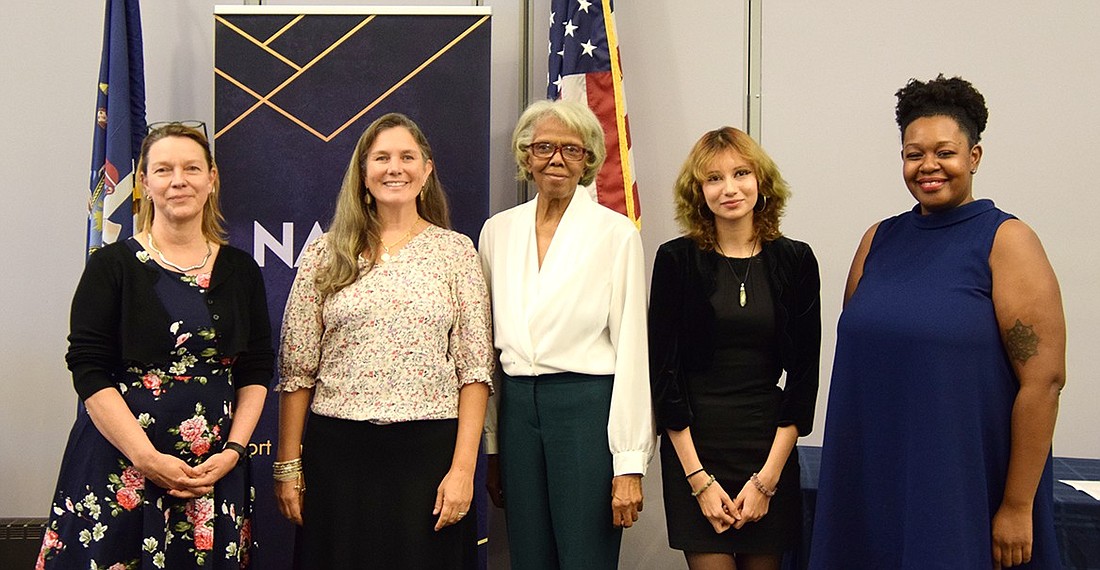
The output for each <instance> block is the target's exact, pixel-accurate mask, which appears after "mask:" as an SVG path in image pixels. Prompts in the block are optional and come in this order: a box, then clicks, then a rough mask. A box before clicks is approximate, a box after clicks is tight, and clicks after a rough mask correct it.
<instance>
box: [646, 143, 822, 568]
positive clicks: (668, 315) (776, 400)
mask: <svg viewBox="0 0 1100 570" xmlns="http://www.w3.org/2000/svg"><path fill="white" fill-rule="evenodd" d="M789 196H790V191H789V189H788V187H787V184H786V182H784V181H783V179H782V177H781V176H780V174H779V170H778V169H777V168H776V166H775V163H774V162H772V160H771V159H770V158H769V157H768V156H767V154H765V153H764V151H763V149H761V148H760V146H759V145H758V144H757V143H756V142H755V141H753V140H752V139H751V138H750V137H749V136H748V135H746V134H745V133H744V132H741V131H739V130H737V129H734V128H731V127H724V128H721V129H718V130H714V131H710V132H708V133H706V134H705V135H703V137H702V138H701V139H700V140H699V141H698V142H697V143H696V144H695V147H694V148H693V149H692V151H691V154H690V155H689V156H688V158H687V161H686V162H685V163H684V166H683V168H682V169H681V172H680V175H679V178H678V179H677V182H676V188H675V199H676V219H677V221H678V222H679V224H680V226H681V227H682V229H683V230H684V235H683V236H682V237H680V238H677V239H675V240H672V241H670V242H668V243H665V244H664V245H662V246H661V248H660V249H659V250H658V252H657V257H656V260H655V262H654V266H653V285H652V287H651V291H650V308H649V350H650V374H651V379H652V382H653V398H654V404H655V411H656V417H657V423H658V428H659V430H660V432H661V434H662V435H663V437H662V441H661V470H662V474H663V486H664V501H665V511H666V515H667V524H668V535H669V545H670V546H671V547H672V548H676V549H678V550H683V551H684V554H685V556H686V557H687V562H688V566H690V567H691V568H692V570H698V569H734V568H739V569H741V570H745V569H750V570H752V569H770V568H775V569H778V568H779V564H780V561H781V558H782V553H783V552H784V551H785V550H788V549H791V548H794V547H795V546H797V545H798V544H799V540H800V530H801V524H802V514H801V495H800V490H799V468H798V454H797V452H796V450H795V442H796V441H797V439H798V438H799V437H800V436H804V435H806V434H808V433H809V432H810V430H811V428H812V426H813V414H814V403H815V401H816V398H817V385H818V366H819V364H818V360H819V355H820V345H821V315H820V302H819V285H820V279H819V276H818V267H817V260H816V258H815V257H814V254H813V251H812V250H811V249H810V247H809V246H808V245H806V244H805V243H802V242H798V241H794V240H791V239H788V238H786V237H783V236H782V234H781V233H780V232H779V218H780V216H782V214H783V210H784V207H785V206H786V202H787V199H788V197H789ZM784 373H786V380H785V382H784V385H783V387H780V386H779V385H778V384H779V381H780V378H781V376H782V375H783V374H784Z"/></svg>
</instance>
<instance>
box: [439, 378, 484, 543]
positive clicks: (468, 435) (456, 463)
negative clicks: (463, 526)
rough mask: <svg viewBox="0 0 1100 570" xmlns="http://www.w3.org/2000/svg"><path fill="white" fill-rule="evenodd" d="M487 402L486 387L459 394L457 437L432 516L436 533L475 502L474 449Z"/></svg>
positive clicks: (479, 385) (476, 385)
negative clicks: (448, 468) (435, 517)
mask: <svg viewBox="0 0 1100 570" xmlns="http://www.w3.org/2000/svg"><path fill="white" fill-rule="evenodd" d="M488 401H489V386H488V385H486V384H485V383H483V382H471V383H469V384H466V385H465V386H463V387H462V389H461V390H459V392H458V435H457V436H456V437H455V452H454V456H453V457H452V458H451V469H450V470H449V471H447V475H445V476H444V477H443V481H442V482H440V483H439V489H438V490H437V491H436V496H435V508H434V509H433V510H432V514H433V515H438V516H439V519H438V520H436V523H435V530H439V529H441V528H443V527H445V526H449V525H452V524H455V523H456V522H458V521H460V520H462V517H464V516H466V513H467V512H469V510H470V502H471V501H473V498H474V471H475V470H476V469H477V449H478V446H479V445H481V430H482V428H483V427H484V425H485V405H486V403H487V402H488Z"/></svg>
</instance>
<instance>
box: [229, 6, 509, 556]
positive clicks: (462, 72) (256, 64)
mask: <svg viewBox="0 0 1100 570" xmlns="http://www.w3.org/2000/svg"><path fill="white" fill-rule="evenodd" d="M263 8H264V9H265V10H264V11H263V12H264V13H260V11H258V10H242V12H247V13H234V14H230V13H223V12H221V11H220V10H221V9H219V13H218V14H217V15H216V16H215V21H216V29H215V40H214V41H215V52H214V53H215V57H214V67H215V70H214V71H215V85H214V101H215V102H214V111H215V113H214V123H215V127H214V131H215V132H214V138H215V154H216V160H217V163H218V167H219V171H220V174H221V181H222V184H221V188H222V197H221V204H222V208H223V210H224V212H225V216H226V219H227V222H228V224H227V226H228V229H229V234H230V242H231V243H232V244H233V245H235V246H237V247H240V248H242V249H244V250H245V251H250V252H252V253H253V255H254V257H255V258H256V261H257V262H258V263H259V264H260V266H261V267H262V268H263V271H264V279H265V282H266V285H267V293H268V299H269V305H270V308H271V315H272V321H273V327H274V328H275V332H276V336H277V333H278V330H279V327H280V325H281V321H282V315H283V306H284V303H285V302H286V297H287V294H288V293H289V290H290V284H291V282H292V281H293V278H294V274H295V268H296V267H297V265H298V257H299V255H300V254H301V252H302V251H303V249H304V248H305V246H306V245H307V244H308V243H309V242H310V241H311V240H313V239H314V238H316V237H317V236H318V235H320V233H321V231H322V230H323V229H324V228H327V226H328V223H329V220H330V218H331V216H332V211H333V207H334V204H335V200H336V195H337V193H338V191H339V189H340V183H341V180H342V179H343V175H344V171H345V169H346V168H347V165H348V160H349V159H350V157H351V153H352V150H353V148H354V146H355V143H356V141H357V140H358V138H359V136H360V135H361V134H362V133H363V131H364V130H365V129H366V127H367V126H368V125H369V124H370V123H371V121H373V120H374V119H376V118H377V117H379V116H381V115H383V114H385V113H388V112H394V111H396V112H401V113H404V114H406V115H408V116H409V117H411V118H412V119H413V120H414V121H416V123H417V124H419V125H420V127H421V128H422V129H423V131H424V133H425V134H426V135H427V137H428V141H429V142H430V143H431V145H432V150H433V152H434V153H435V168H436V171H437V172H438V173H439V176H440V178H441V180H442V182H443V185H444V188H445V190H446V191H447V195H448V197H449V199H450V204H451V216H452V221H453V223H454V225H455V229H456V230H458V231H460V232H462V233H464V234H466V235H468V236H470V237H471V238H472V239H474V240H475V242H476V240H477V235H478V233H479V232H480V229H481V225H482V224H483V223H484V221H485V219H486V218H487V217H488V214H489V58H490V22H489V16H488V13H487V10H484V9H476V10H469V12H470V13H468V14H456V13H455V12H454V11H452V12H449V13H447V14H444V15H430V14H419V13H417V14H392V13H386V14H370V13H356V14H331V13H327V14H299V13H294V14H286V13H282V14H278V13H273V12H274V11H277V10H279V9H280V7H278V6H272V7H263ZM283 10H285V8H283ZM268 12H272V13H268ZM277 401H278V398H277V394H275V393H272V394H271V395H270V396H269V399H268V404H267V406H266V409H265V412H264V416H263V418H262V419H261V421H260V426H259V427H258V429H257V432H256V434H255V436H254V437H253V445H252V448H253V449H252V451H253V453H254V455H253V460H254V462H253V466H254V470H255V478H256V483H257V485H256V493H257V497H256V502H257V511H256V516H255V520H254V529H253V531H254V538H255V540H256V544H257V546H258V548H257V551H256V552H255V556H254V557H253V567H254V568H263V569H265V570H266V569H280V568H289V567H290V559H291V557H290V553H291V547H292V545H293V525H291V524H290V523H289V522H287V521H286V520H285V519H283V517H282V516H281V515H280V514H279V512H278V509H277V508H276V506H275V502H274V494H273V490H272V482H271V461H272V457H273V453H274V448H275V445H276V433H277V429H276V423H277V415H278V413H277V412H278V408H277ZM349 452H353V450H349ZM478 487H479V488H481V487H482V486H481V485H480V484H479V485H478ZM479 505H480V506H479V518H480V519H481V520H480V521H479V523H480V528H481V530H482V532H481V534H480V536H485V528H486V527H485V524H484V520H485V519H484V516H485V507H484V498H483V497H482V498H481V499H480V500H479ZM364 516H371V515H370V513H364ZM349 531H352V532H353V529H349ZM479 550H481V552H482V560H483V567H484V556H485V548H484V546H482V547H481V548H480V549H479ZM364 555H365V556H369V553H364Z"/></svg>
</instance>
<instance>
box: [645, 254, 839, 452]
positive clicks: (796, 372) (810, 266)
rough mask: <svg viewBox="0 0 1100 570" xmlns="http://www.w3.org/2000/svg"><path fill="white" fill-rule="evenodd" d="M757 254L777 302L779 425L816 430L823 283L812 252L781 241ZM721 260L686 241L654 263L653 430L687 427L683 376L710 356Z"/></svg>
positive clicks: (801, 431) (805, 431) (651, 310)
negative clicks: (781, 381)
mask: <svg viewBox="0 0 1100 570" xmlns="http://www.w3.org/2000/svg"><path fill="white" fill-rule="evenodd" d="M760 256H761V258H762V259H763V261H764V263H765V265H766V267H767V268H768V272H769V281H770V283H771V289H772V291H771V292H772V298H773V299H775V323H776V339H775V341H776V343H777V344H778V348H779V351H778V354H779V362H780V365H781V366H782V367H783V370H784V371H786V373H787V381H786V385H785V388H784V391H783V400H782V405H781V407H780V412H779V421H778V426H777V427H779V426H787V425H791V424H794V425H795V427H796V428H798V434H799V435H800V436H804V435H806V434H808V433H810V431H811V430H812V429H813V423H814V407H815V404H816V402H817V385H818V370H819V368H820V356H821V300H820V288H821V278H820V276H819V275H818V267H817V258H815V257H814V253H813V250H811V249H810V246H809V245H807V244H805V243H803V242H800V241H794V240H791V239H787V238H785V237H780V238H779V239H776V240H774V241H770V242H766V243H764V244H763V246H762V247H761V252H760ZM720 261H721V258H720V256H719V254H718V253H715V252H713V251H703V250H701V249H699V247H698V246H696V245H695V242H693V241H691V240H690V239H688V238H686V237H681V238H677V239H674V240H672V241H670V242H668V243H665V244H663V245H662V246H661V248H660V249H659V250H658V251H657V258H656V260H655V261H654V262H653V284H652V286H651V287H650V293H649V374H650V382H651V383H652V391H653V401H654V413H655V414H656V417H657V427H658V430H661V431H663V430H666V429H671V430H682V429H684V428H686V427H689V426H690V425H691V423H692V419H693V415H692V411H691V400H690V397H689V395H688V394H687V392H686V389H685V382H684V377H685V375H686V374H687V373H689V372H694V371H699V370H705V369H706V368H707V367H708V366H710V362H711V359H712V357H713V355H714V334H715V333H714V318H715V317H714V308H713V307H711V304H710V297H711V295H712V294H713V293H714V290H715V288H716V287H717V281H716V279H717V278H716V271H717V268H718V263H719V262H720Z"/></svg>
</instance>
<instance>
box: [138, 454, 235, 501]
mask: <svg viewBox="0 0 1100 570" xmlns="http://www.w3.org/2000/svg"><path fill="white" fill-rule="evenodd" d="M238 459H239V457H238V455H237V453H236V452H233V451H228V452H225V451H223V452H220V453H215V454H213V455H211V456H210V457H208V458H207V459H206V461H203V462H202V463H200V464H198V465H196V466H194V467H192V466H190V465H188V464H187V463H186V462H184V461H183V460H182V459H180V458H178V457H175V456H172V455H167V454H164V453H156V454H155V455H153V456H152V457H150V458H149V459H148V460H146V461H143V462H141V464H140V465H134V467H135V468H136V469H137V470H138V471H140V472H141V473H142V475H145V478H146V480H148V481H150V482H152V483H153V484H154V485H156V486H158V487H161V488H162V489H165V490H166V491H167V492H168V494H169V495H171V496H173V497H176V498H180V499H193V498H195V497H201V496H203V495H207V494H209V493H211V492H213V490H214V483H217V482H218V481H219V480H221V478H222V477H225V475H226V474H227V473H229V472H230V471H232V470H233V467H235V466H236V465H237V460H238Z"/></svg>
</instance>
